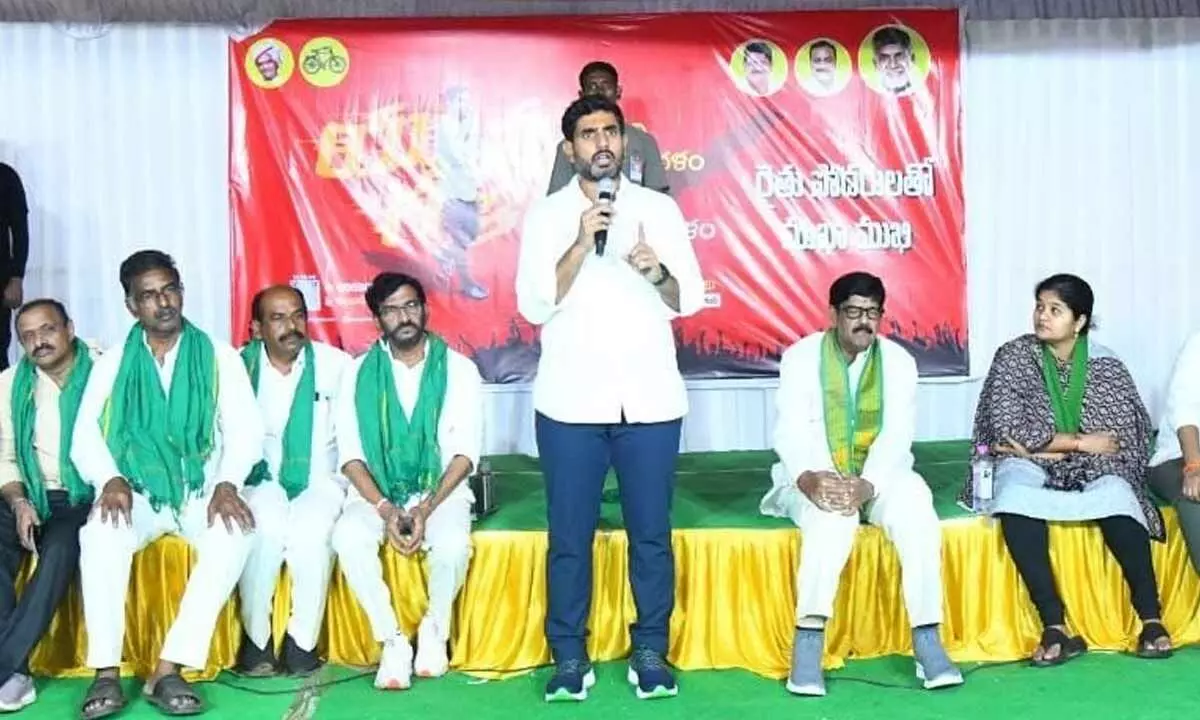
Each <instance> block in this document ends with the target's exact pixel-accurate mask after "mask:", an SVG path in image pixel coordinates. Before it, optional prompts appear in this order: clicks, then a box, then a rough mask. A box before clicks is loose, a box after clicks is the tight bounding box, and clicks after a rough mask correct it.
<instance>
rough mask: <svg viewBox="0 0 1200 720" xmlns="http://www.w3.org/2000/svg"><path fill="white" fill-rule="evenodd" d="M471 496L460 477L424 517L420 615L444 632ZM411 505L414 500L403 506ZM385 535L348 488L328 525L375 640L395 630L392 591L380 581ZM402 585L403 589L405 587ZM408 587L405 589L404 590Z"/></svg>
mask: <svg viewBox="0 0 1200 720" xmlns="http://www.w3.org/2000/svg"><path fill="white" fill-rule="evenodd" d="M472 502H473V496H472V495H471V491H470V488H469V487H468V486H467V485H466V482H465V481H464V482H463V483H462V484H461V485H459V487H457V488H455V490H454V491H453V492H452V493H450V496H449V497H447V498H446V499H445V500H444V501H443V502H442V504H441V505H438V506H437V508H436V509H434V511H433V513H432V514H431V515H430V516H429V518H428V520H426V522H425V541H424V543H423V544H422V550H424V551H425V552H426V553H428V559H429V610H428V612H427V614H426V617H428V618H431V619H432V620H433V622H434V625H435V626H436V627H437V628H439V629H440V630H441V634H443V635H444V636H445V637H442V638H441V639H442V640H445V639H447V638H448V636H449V628H450V620H451V615H452V612H453V609H454V599H455V598H456V597H458V591H459V590H461V589H462V586H463V582H464V581H465V580H466V578H467V565H468V564H469V563H470V559H471V503H472ZM416 504H417V499H414V500H413V501H411V502H410V503H408V505H407V507H410V508H411V507H412V506H414V505H416ZM384 539H385V532H384V525H383V519H382V518H380V517H379V513H378V512H377V511H376V510H375V508H374V507H373V506H371V505H370V504H369V503H367V502H366V501H365V500H363V499H362V497H361V496H360V495H359V494H358V493H357V492H356V491H355V490H353V489H351V490H350V492H349V493H348V497H347V500H346V506H345V508H344V509H343V511H342V516H341V517H340V518H338V521H337V524H336V525H335V526H334V530H333V550H334V552H336V553H337V557H338V562H339V564H340V565H341V568H342V574H343V575H345V577H346V583H347V584H349V586H350V589H351V590H352V591H353V592H354V596H355V597H356V598H358V602H359V604H360V605H362V608H363V610H364V611H365V612H366V614H367V618H368V619H369V620H370V622H371V631H372V633H373V634H374V636H375V639H376V640H377V641H379V642H385V641H387V640H390V639H391V638H392V637H394V636H395V635H396V634H397V633H398V632H399V624H398V623H397V621H396V612H395V609H394V607H393V605H392V594H391V592H390V591H389V590H388V586H387V584H386V583H384V581H383V563H382V562H381V561H380V559H379V547H380V545H382V544H383V542H384ZM406 590H407V589H406ZM410 591H411V590H410Z"/></svg>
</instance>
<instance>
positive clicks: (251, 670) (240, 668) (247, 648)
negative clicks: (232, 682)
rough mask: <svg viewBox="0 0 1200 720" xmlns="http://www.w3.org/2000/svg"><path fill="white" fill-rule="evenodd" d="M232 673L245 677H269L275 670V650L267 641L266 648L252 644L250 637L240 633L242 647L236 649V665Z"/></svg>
mask: <svg viewBox="0 0 1200 720" xmlns="http://www.w3.org/2000/svg"><path fill="white" fill-rule="evenodd" d="M233 671H234V672H235V673H237V674H238V675H242V676H245V677H271V676H272V675H275V674H276V673H277V672H278V671H277V670H276V668H275V648H274V646H273V644H272V643H271V642H270V641H269V640H268V641H267V647H266V648H260V647H258V646H256V645H255V644H254V641H253V640H251V639H250V636H248V635H246V633H245V632H244V631H243V632H242V646H241V647H240V648H239V649H238V658H237V665H235V666H234V668H233Z"/></svg>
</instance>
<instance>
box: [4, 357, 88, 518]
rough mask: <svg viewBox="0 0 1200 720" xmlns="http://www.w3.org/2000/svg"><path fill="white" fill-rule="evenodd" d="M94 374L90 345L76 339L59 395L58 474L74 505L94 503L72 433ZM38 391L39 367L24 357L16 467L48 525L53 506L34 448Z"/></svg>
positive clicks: (16, 391) (15, 399)
mask: <svg viewBox="0 0 1200 720" xmlns="http://www.w3.org/2000/svg"><path fill="white" fill-rule="evenodd" d="M91 371H92V356H91V355H90V354H89V353H88V349H87V345H85V344H84V343H83V341H82V340H80V339H79V338H75V364H74V365H72V366H71V372H70V373H68V374H67V382H66V383H65V384H64V385H63V387H62V390H61V391H60V392H59V394H58V419H59V426H60V429H59V439H58V474H59V481H60V482H61V483H62V486H63V487H64V488H65V489H66V491H67V497H68V498H69V499H70V501H71V504H72V505H83V504H85V503H91V502H92V498H93V497H94V494H93V492H92V487H91V486H90V485H88V484H87V483H86V482H84V481H83V478H82V477H80V475H79V470H78V469H76V468H75V463H73V462H71V452H70V447H71V433H72V431H73V430H74V428H75V417H76V416H77V415H78V414H79V401H80V400H81V399H82V398H83V388H84V386H85V385H86V384H87V379H88V374H89V373H90V372H91ZM36 390H37V366H35V365H34V364H33V361H31V360H30V359H29V357H28V356H26V357H23V358H21V361H20V362H19V363H17V369H16V371H15V374H14V375H13V385H12V415H13V435H14V436H15V438H14V439H15V441H16V446H17V447H16V455H17V468H18V469H19V470H20V471H21V482H22V484H23V485H24V486H25V496H26V497H27V498H29V502H30V503H31V504H32V505H33V509H34V510H36V511H37V516H38V519H40V520H42V521H43V522H45V520H46V518H48V517H50V503H49V501H48V500H47V499H46V478H45V476H44V475H43V474H42V467H41V465H39V464H38V459H37V451H35V450H34V449H33V431H34V426H35V424H36V423H37V406H36V402H35V400H34V395H35V392H36Z"/></svg>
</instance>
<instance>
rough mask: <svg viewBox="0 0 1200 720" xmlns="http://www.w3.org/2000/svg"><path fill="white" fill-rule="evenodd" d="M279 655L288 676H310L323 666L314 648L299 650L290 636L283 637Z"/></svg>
mask: <svg viewBox="0 0 1200 720" xmlns="http://www.w3.org/2000/svg"><path fill="white" fill-rule="evenodd" d="M279 654H280V660H281V661H282V665H283V667H285V668H286V669H287V673H288V674H289V675H300V676H305V675H312V674H313V673H315V672H316V671H318V670H320V669H321V665H322V664H323V663H322V662H321V658H320V656H318V655H317V649H316V648H313V649H312V650H301V649H300V646H299V645H297V644H296V641H295V640H293V639H292V636H291V635H284V636H283V649H282V650H281V651H280V653H279Z"/></svg>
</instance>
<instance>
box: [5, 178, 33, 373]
mask: <svg viewBox="0 0 1200 720" xmlns="http://www.w3.org/2000/svg"><path fill="white" fill-rule="evenodd" d="M28 216H29V206H28V205H27V204H26V202H25V186H24V185H23V184H22V183H21V176H20V175H18V174H17V171H16V170H14V169H13V168H12V166H10V165H5V164H4V163H0V292H2V293H3V295H2V296H0V370H5V369H7V368H8V346H9V345H10V344H12V312H13V310H16V309H17V308H19V307H20V306H21V301H23V300H24V299H25V297H24V295H25V289H24V287H23V283H24V278H25V261H26V260H28V259H29V219H28Z"/></svg>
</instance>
